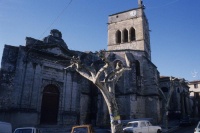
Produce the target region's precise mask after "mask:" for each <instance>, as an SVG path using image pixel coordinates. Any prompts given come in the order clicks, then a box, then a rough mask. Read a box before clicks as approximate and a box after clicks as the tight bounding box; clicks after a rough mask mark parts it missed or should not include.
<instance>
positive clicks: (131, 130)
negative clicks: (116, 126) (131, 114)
mask: <svg viewBox="0 0 200 133" xmlns="http://www.w3.org/2000/svg"><path fill="white" fill-rule="evenodd" d="M123 131H124V133H161V132H162V128H161V127H160V126H153V125H152V124H151V123H150V122H149V121H148V120H138V121H131V122H129V123H128V124H127V125H126V127H125V128H123Z"/></svg>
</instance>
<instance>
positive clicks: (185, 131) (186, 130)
mask: <svg viewBox="0 0 200 133" xmlns="http://www.w3.org/2000/svg"><path fill="white" fill-rule="evenodd" d="M195 127H196V124H195V125H192V126H186V127H180V128H179V129H177V130H175V131H173V132H171V133H194V129H195Z"/></svg>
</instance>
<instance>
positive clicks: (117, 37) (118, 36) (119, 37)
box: [116, 30, 121, 43]
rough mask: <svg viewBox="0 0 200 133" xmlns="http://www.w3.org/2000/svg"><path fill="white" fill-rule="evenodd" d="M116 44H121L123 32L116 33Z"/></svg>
mask: <svg viewBox="0 0 200 133" xmlns="http://www.w3.org/2000/svg"><path fill="white" fill-rule="evenodd" d="M116 43H121V31H119V30H118V31H117V32H116Z"/></svg>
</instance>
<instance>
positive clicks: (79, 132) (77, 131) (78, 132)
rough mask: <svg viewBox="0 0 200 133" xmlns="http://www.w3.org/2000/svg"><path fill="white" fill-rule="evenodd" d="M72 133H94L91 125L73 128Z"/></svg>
mask: <svg viewBox="0 0 200 133" xmlns="http://www.w3.org/2000/svg"><path fill="white" fill-rule="evenodd" d="M71 133H94V129H93V128H92V126H91V125H80V126H73V127H72V130H71Z"/></svg>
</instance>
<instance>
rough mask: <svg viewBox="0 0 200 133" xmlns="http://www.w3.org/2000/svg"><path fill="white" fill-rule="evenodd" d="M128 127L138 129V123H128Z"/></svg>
mask: <svg viewBox="0 0 200 133" xmlns="http://www.w3.org/2000/svg"><path fill="white" fill-rule="evenodd" d="M126 127H138V123H137V122H135V123H128V124H127V125H126Z"/></svg>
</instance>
